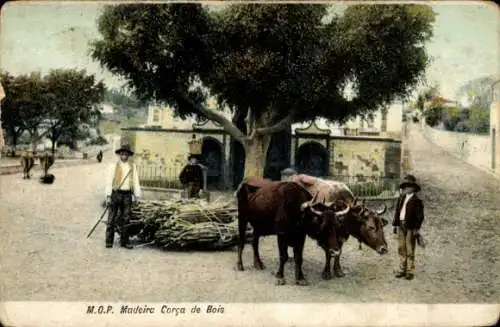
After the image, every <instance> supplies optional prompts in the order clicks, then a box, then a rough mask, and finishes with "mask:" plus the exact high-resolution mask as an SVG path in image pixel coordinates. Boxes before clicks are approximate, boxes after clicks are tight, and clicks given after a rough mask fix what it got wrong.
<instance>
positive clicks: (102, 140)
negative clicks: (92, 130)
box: [86, 136, 108, 145]
mask: <svg viewBox="0 0 500 327" xmlns="http://www.w3.org/2000/svg"><path fill="white" fill-rule="evenodd" d="M86 144H87V145H106V144H108V141H107V140H106V139H105V138H104V137H102V136H99V137H97V138H95V139H93V140H90V141H88V142H87V143H86Z"/></svg>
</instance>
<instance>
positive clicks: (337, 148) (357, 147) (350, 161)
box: [330, 137, 401, 177]
mask: <svg viewBox="0 0 500 327" xmlns="http://www.w3.org/2000/svg"><path fill="white" fill-rule="evenodd" d="M400 147H401V146H400V143H399V142H391V141H388V140H384V139H380V140H376V139H375V138H372V139H363V138H361V137H360V138H333V139H332V140H331V142H330V175H332V176H335V175H346V176H356V175H363V176H379V177H385V176H389V175H397V177H399V165H400ZM393 162H394V163H395V165H392V163H393Z"/></svg>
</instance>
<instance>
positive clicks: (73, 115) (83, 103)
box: [2, 69, 105, 151]
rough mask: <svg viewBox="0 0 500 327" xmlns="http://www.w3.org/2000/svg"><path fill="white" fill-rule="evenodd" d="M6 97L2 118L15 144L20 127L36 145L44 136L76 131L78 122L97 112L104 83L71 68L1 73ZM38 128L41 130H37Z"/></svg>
mask: <svg viewBox="0 0 500 327" xmlns="http://www.w3.org/2000/svg"><path fill="white" fill-rule="evenodd" d="M2 82H3V83H4V89H5V93H6V99H5V101H4V102H3V104H2V121H3V124H4V126H5V128H6V130H7V131H8V133H9V135H10V136H11V138H12V141H13V143H14V146H15V144H16V142H17V138H18V137H19V136H20V135H21V133H22V132H23V131H28V132H29V134H30V135H31V142H32V143H33V145H34V146H35V145H36V144H37V143H38V142H39V140H40V139H42V138H43V137H49V138H50V139H51V140H52V142H53V143H52V145H53V146H52V150H53V151H54V144H55V142H56V141H57V140H58V139H59V137H61V135H62V134H64V133H67V134H76V132H77V131H78V126H80V125H81V124H84V123H89V122H93V121H95V120H96V119H98V118H99V116H100V111H99V109H98V107H97V105H98V104H99V103H101V102H102V100H103V98H104V91H105V88H104V84H103V83H102V82H96V81H95V77H94V75H87V74H86V72H85V71H77V70H74V69H58V70H52V71H51V72H50V73H49V74H48V75H45V76H43V77H42V76H41V74H40V73H38V72H36V73H31V74H25V75H19V76H12V75H11V74H9V73H8V72H4V73H2ZM40 132H41V133H40Z"/></svg>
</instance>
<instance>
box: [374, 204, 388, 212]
mask: <svg viewBox="0 0 500 327" xmlns="http://www.w3.org/2000/svg"><path fill="white" fill-rule="evenodd" d="M386 211H387V205H386V204H385V203H384V207H383V208H382V209H380V210H377V211H376V212H377V215H383V214H384V213H385V212H386Z"/></svg>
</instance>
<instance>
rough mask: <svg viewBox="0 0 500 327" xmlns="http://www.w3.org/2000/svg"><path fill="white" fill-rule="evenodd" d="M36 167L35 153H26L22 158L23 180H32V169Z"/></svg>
mask: <svg viewBox="0 0 500 327" xmlns="http://www.w3.org/2000/svg"><path fill="white" fill-rule="evenodd" d="M34 165H35V153H33V152H31V151H25V152H24V153H23V155H22V156H21V166H22V167H23V179H26V178H28V179H29V178H30V177H31V176H30V171H31V168H33V166H34Z"/></svg>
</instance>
